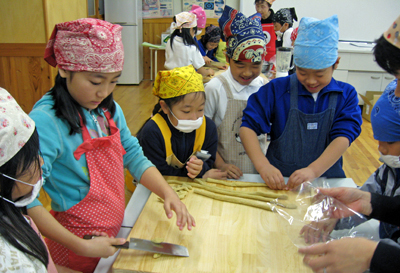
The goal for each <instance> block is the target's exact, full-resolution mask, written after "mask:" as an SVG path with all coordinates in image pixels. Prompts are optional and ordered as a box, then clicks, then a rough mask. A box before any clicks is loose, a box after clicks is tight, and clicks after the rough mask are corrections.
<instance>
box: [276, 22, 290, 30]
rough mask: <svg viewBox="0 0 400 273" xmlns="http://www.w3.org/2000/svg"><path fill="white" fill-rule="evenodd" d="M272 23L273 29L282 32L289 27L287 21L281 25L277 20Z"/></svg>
mask: <svg viewBox="0 0 400 273" xmlns="http://www.w3.org/2000/svg"><path fill="white" fill-rule="evenodd" d="M273 24H274V31H280V32H284V31H285V30H287V29H288V28H289V24H288V23H284V24H283V25H281V24H280V23H278V22H274V23H273Z"/></svg>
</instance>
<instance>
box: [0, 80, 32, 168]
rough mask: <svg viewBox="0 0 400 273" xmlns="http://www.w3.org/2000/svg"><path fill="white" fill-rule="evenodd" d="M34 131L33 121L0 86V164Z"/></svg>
mask: <svg viewBox="0 0 400 273" xmlns="http://www.w3.org/2000/svg"><path fill="white" fill-rule="evenodd" d="M34 131H35V122H34V121H33V120H32V119H31V118H30V117H29V116H28V115H27V114H26V113H25V112H24V111H23V110H22V109H21V107H20V106H19V105H18V103H17V102H16V101H15V99H14V98H13V97H12V96H11V95H10V93H8V92H7V90H5V89H3V88H1V87H0V166H3V165H4V164H5V163H7V162H8V161H9V160H10V159H11V158H13V157H14V156H15V155H16V154H17V153H18V152H19V150H21V148H22V147H23V146H24V145H25V143H26V142H27V141H28V140H29V139H30V138H31V136H32V134H33V132H34Z"/></svg>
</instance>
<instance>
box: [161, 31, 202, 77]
mask: <svg viewBox="0 0 400 273" xmlns="http://www.w3.org/2000/svg"><path fill="white" fill-rule="evenodd" d="M191 64H192V65H193V66H194V68H195V69H199V68H201V67H202V66H204V65H205V62H204V59H203V56H201V53H200V50H198V49H197V47H196V46H195V45H185V44H184V43H183V39H182V37H179V36H175V37H174V44H173V50H172V49H171V39H169V40H168V42H167V46H166V48H165V63H164V66H165V68H166V69H168V70H171V69H174V68H175V67H182V66H188V65H191Z"/></svg>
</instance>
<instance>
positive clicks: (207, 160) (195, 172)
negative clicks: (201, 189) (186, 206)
mask: <svg viewBox="0 0 400 273" xmlns="http://www.w3.org/2000/svg"><path fill="white" fill-rule="evenodd" d="M153 94H154V95H155V96H157V97H159V98H160V100H159V102H158V103H157V104H156V105H155V107H154V110H153V117H152V118H151V119H150V120H148V121H147V122H146V123H145V125H144V126H143V127H142V129H141V130H140V131H139V132H138V139H139V143H140V145H141V146H142V147H143V152H144V154H145V156H146V157H147V158H148V159H150V161H151V162H152V163H153V164H154V165H156V167H157V169H158V170H159V171H160V172H161V173H162V174H163V175H175V176H188V177H190V178H195V177H200V178H201V177H203V178H207V177H211V178H219V179H223V178H226V172H221V171H219V170H216V169H212V166H213V164H214V161H215V153H216V151H217V143H218V139H217V131H216V128H215V124H214V122H213V121H212V120H210V119H209V118H207V117H205V116H204V105H205V93H204V86H203V82H202V78H201V76H200V75H199V74H198V73H196V72H195V70H194V68H193V66H191V65H190V66H186V67H178V68H175V69H173V70H171V71H160V72H159V73H158V74H157V77H156V80H155V83H154V87H153ZM201 151H206V152H205V153H201Z"/></svg>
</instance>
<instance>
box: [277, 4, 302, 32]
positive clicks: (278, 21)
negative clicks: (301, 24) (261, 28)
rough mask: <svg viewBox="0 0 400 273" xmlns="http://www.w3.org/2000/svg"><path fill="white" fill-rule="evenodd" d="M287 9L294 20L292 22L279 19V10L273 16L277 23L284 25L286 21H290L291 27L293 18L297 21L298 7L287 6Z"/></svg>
mask: <svg viewBox="0 0 400 273" xmlns="http://www.w3.org/2000/svg"><path fill="white" fill-rule="evenodd" d="M285 9H287V10H289V12H290V16H291V17H292V18H291V19H292V21H291V22H287V21H283V20H278V18H277V17H278V16H277V14H278V15H279V10H278V12H277V13H275V15H274V16H273V17H272V22H277V23H279V24H281V25H282V26H283V25H284V24H285V23H288V25H289V27H292V26H293V20H294V21H296V22H297V14H296V9H295V8H293V7H292V8H285ZM281 10H284V9H281Z"/></svg>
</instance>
